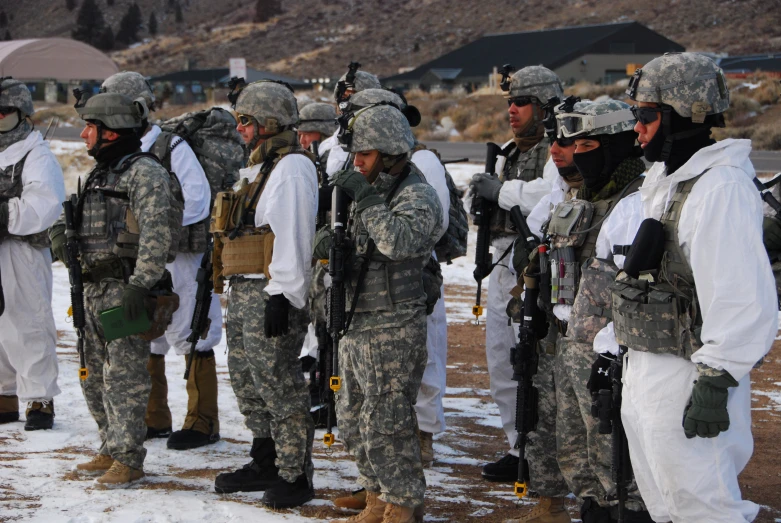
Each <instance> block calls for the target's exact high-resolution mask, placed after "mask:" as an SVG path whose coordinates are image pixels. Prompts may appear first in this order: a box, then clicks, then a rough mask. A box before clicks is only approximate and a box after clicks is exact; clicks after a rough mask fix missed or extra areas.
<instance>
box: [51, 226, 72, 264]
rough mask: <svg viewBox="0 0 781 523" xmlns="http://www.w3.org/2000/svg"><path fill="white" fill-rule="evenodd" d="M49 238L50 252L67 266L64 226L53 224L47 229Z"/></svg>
mask: <svg viewBox="0 0 781 523" xmlns="http://www.w3.org/2000/svg"><path fill="white" fill-rule="evenodd" d="M49 240H51V242H52V253H53V254H54V257H55V258H56V259H58V260H60V261H61V262H62V263H64V264H65V266H66V267H67V266H68V251H67V250H66V249H65V243H66V242H67V241H68V239H67V238H66V237H65V227H64V226H63V225H55V226H54V227H52V228H51V229H50V230H49Z"/></svg>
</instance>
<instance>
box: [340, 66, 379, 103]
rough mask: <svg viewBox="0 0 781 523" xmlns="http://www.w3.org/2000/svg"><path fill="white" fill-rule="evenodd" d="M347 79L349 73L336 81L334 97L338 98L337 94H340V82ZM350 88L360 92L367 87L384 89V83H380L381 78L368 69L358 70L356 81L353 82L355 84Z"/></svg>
mask: <svg viewBox="0 0 781 523" xmlns="http://www.w3.org/2000/svg"><path fill="white" fill-rule="evenodd" d="M345 80H347V73H345V74H343V75H342V77H341V78H339V80H338V81H337V82H336V85H334V99H336V96H337V95H338V94H339V93H338V90H339V82H344V81H345ZM348 88H349V89H351V90H353V91H355V92H356V93H359V92H361V91H365V90H366V89H382V84H381V83H380V79H379V78H377V77H376V76H375V75H373V74H371V73H367V72H366V71H356V72H355V81H354V82H353V85H352V86H349V87H348Z"/></svg>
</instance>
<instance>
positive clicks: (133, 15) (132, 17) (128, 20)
mask: <svg viewBox="0 0 781 523" xmlns="http://www.w3.org/2000/svg"><path fill="white" fill-rule="evenodd" d="M142 22H143V19H142V18H141V8H140V7H138V4H132V5H131V6H130V7H129V8H128V10H127V13H125V16H123V17H122V20H120V21H119V30H118V31H117V36H116V41H117V42H120V43H123V44H125V45H130V44H132V43H134V42H138V31H139V29H141V24H142Z"/></svg>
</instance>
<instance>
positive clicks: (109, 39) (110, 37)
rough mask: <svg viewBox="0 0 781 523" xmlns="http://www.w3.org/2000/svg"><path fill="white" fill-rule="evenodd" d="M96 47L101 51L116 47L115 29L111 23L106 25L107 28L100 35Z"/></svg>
mask: <svg viewBox="0 0 781 523" xmlns="http://www.w3.org/2000/svg"><path fill="white" fill-rule="evenodd" d="M96 47H97V48H98V49H100V50H101V51H111V50H112V49H114V31H113V30H112V29H111V26H110V25H109V26H106V30H105V31H103V34H102V35H101V36H100V40H99V41H98V45H96Z"/></svg>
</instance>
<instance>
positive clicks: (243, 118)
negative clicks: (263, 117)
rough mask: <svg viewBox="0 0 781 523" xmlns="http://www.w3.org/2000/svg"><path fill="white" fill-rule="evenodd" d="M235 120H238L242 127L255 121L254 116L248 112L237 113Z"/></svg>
mask: <svg viewBox="0 0 781 523" xmlns="http://www.w3.org/2000/svg"><path fill="white" fill-rule="evenodd" d="M236 120H238V122H239V125H241V126H242V127H249V126H250V125H253V124H254V123H255V117H254V116H251V115H249V114H237V115H236Z"/></svg>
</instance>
